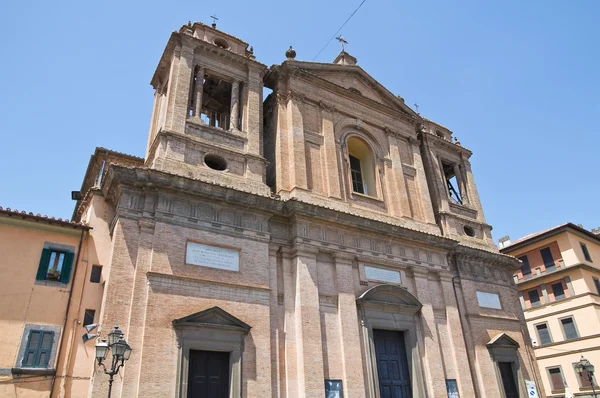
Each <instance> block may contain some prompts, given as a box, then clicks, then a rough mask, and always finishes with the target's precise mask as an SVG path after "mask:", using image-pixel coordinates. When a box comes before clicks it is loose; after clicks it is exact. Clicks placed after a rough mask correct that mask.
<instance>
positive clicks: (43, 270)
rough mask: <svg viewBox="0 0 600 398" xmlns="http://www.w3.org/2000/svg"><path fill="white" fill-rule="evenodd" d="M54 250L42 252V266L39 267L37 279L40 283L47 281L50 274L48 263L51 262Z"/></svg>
mask: <svg viewBox="0 0 600 398" xmlns="http://www.w3.org/2000/svg"><path fill="white" fill-rule="evenodd" d="M51 253H52V250H50V249H43V250H42V258H41V259H40V265H39V266H38V271H37V275H36V277H35V279H37V280H38V281H45V280H46V274H47V273H48V262H49V261H50V254H51Z"/></svg>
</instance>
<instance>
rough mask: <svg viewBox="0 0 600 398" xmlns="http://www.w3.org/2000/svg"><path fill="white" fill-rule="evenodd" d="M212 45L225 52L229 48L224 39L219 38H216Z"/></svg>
mask: <svg viewBox="0 0 600 398" xmlns="http://www.w3.org/2000/svg"><path fill="white" fill-rule="evenodd" d="M213 43H215V44H216V45H217V46H219V47H221V48H224V49H225V50H227V49H228V48H229V43H227V42H226V41H225V40H224V39H221V38H220V37H217V38H216V39H215V40H214V41H213Z"/></svg>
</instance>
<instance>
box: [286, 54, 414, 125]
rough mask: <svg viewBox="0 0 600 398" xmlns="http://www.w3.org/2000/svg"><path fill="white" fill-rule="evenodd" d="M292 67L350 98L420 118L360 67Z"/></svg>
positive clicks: (296, 65)
mask: <svg viewBox="0 0 600 398" xmlns="http://www.w3.org/2000/svg"><path fill="white" fill-rule="evenodd" d="M290 66H292V67H293V68H299V69H301V70H302V71H304V72H306V73H308V74H310V75H312V76H314V77H315V78H316V79H321V80H324V81H326V82H328V83H331V84H333V85H335V86H338V87H341V88H343V89H345V90H347V92H348V95H349V96H352V95H359V96H361V97H364V98H367V99H369V100H372V101H375V102H378V103H380V104H382V105H385V106H387V107H389V108H392V109H395V110H397V111H400V112H402V113H404V114H406V115H409V116H413V117H418V115H417V114H416V113H415V112H414V111H413V110H412V109H410V107H408V106H407V105H406V104H405V103H404V102H403V101H402V100H400V99H399V98H398V97H397V96H395V95H394V94H393V93H391V92H390V91H389V90H387V89H386V88H385V87H384V86H383V85H381V84H380V83H379V82H378V81H377V80H375V79H374V78H373V77H371V75H369V74H368V73H367V72H365V71H364V70H363V69H362V68H361V67H360V66H358V65H338V64H320V63H312V62H298V61H296V62H294V63H293V65H290Z"/></svg>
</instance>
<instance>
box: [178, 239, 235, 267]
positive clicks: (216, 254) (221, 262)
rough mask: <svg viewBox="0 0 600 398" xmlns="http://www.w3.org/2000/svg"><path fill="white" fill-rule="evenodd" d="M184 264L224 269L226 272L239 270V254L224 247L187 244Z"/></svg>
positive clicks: (194, 243)
mask: <svg viewBox="0 0 600 398" xmlns="http://www.w3.org/2000/svg"><path fill="white" fill-rule="evenodd" d="M185 263H186V264H191V265H198V266H200V267H210V268H217V269H224V270H227V271H239V270H240V252H239V250H235V249H228V248H226V247H220V246H211V245H203V244H202V243H196V242H190V241H188V242H187V247H186V250H185Z"/></svg>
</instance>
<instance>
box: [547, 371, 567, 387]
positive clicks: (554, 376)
mask: <svg viewBox="0 0 600 398" xmlns="http://www.w3.org/2000/svg"><path fill="white" fill-rule="evenodd" d="M548 375H549V376H550V384H551V385H552V391H562V390H564V389H565V381H564V378H563V375H562V371H561V370H560V367H555V368H548Z"/></svg>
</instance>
